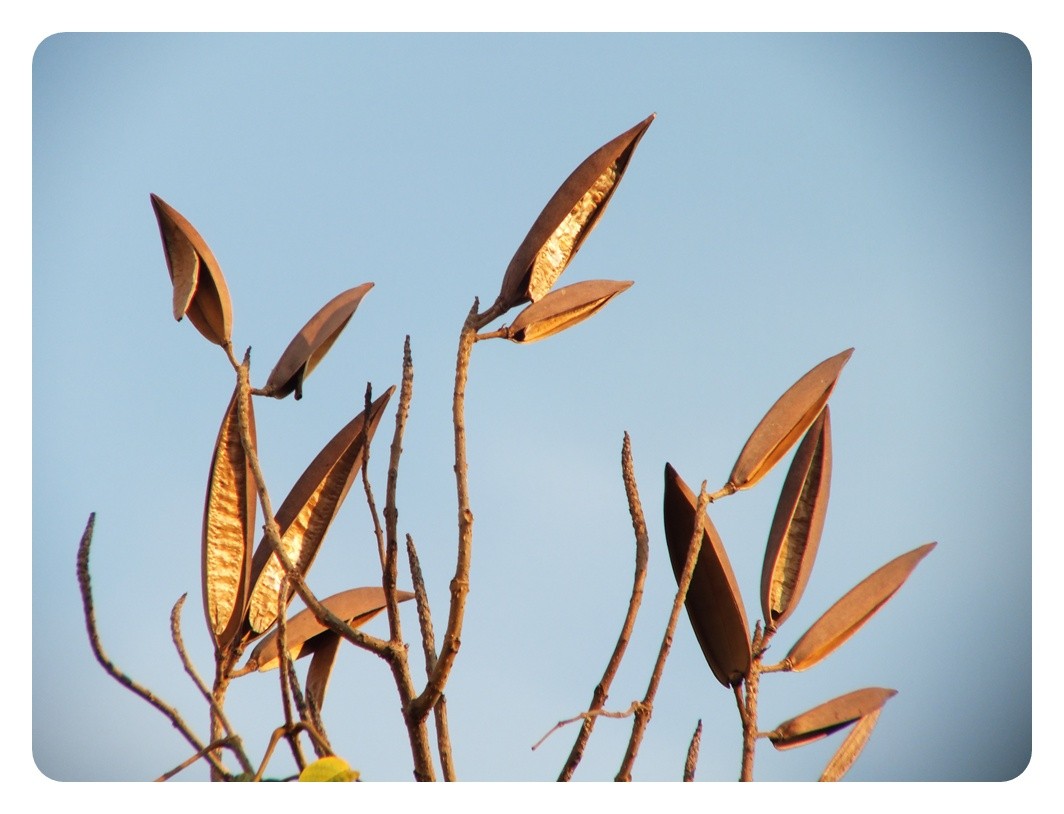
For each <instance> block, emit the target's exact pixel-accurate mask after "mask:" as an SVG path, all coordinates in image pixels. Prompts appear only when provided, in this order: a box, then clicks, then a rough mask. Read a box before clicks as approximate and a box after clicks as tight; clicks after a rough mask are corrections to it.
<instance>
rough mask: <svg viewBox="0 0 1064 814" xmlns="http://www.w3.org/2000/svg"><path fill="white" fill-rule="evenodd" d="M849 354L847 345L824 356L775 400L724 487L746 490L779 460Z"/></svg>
mask: <svg viewBox="0 0 1064 814" xmlns="http://www.w3.org/2000/svg"><path fill="white" fill-rule="evenodd" d="M852 354H853V348H850V349H849V350H844V351H843V352H842V353H840V354H837V355H836V356H832V357H831V358H830V359H825V360H824V361H823V362H821V363H820V364H819V365H817V366H816V367H814V368H813V369H812V370H810V371H809V372H808V373H806V374H805V375H804V376H802V378H800V379H799V380H798V381H797V382H795V383H794V384H793V385H791V387H790V388H789V389H788V390H787V392H786V393H784V394H783V395H782V396H780V397H779V399H777V401H776V403H775V404H773V405H772V407H771V408H769V411H768V412H767V413H766V414H765V417H764V418H762V419H761V423H759V424H758V425H757V427H756V428H755V429H754V431H753V433H752V434H751V435H750V438H749V439H748V440H747V442H746V445H745V446H744V447H743V450H742V452H740V453H739V457H738V459H737V460H736V461H735V466H734V467H732V472H731V475H730V476H729V477H728V482H727V484H725V487H724V488H725V489H726V490H728V491H731V492H734V491H736V490H738V489H749V488H750V487H751V486H753V485H754V484H755V483H757V482H758V481H759V480H761V478H763V477H764V476H765V475H766V474H768V472H769V470H771V469H772V467H774V466H775V465H776V464H777V463H779V460H780V458H782V457H783V456H784V455H786V454H787V451H788V450H790V448H791V447H792V446H794V442H795V441H797V440H798V439H799V438H801V437H802V434H803V433H804V432H805V431H806V430H807V429H809V427H810V425H812V423H813V422H814V421H816V418H817V416H818V415H820V411H821V410H822V409H824V405H825V404H827V401H828V396H830V395H831V391H832V390H834V389H835V383H836V382H837V381H838V379H839V374H840V373H842V368H843V365H845V364H846V362H848V361H849V359H850V356H851V355H852Z"/></svg>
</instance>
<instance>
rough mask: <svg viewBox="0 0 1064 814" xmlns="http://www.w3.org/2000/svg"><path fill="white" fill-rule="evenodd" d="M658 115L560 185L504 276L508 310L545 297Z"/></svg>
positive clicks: (595, 155) (598, 153) (502, 298)
mask: <svg viewBox="0 0 1064 814" xmlns="http://www.w3.org/2000/svg"><path fill="white" fill-rule="evenodd" d="M652 121H654V114H651V115H650V116H648V117H647V118H646V119H644V120H643V121H641V122H640V123H639V124H637V125H636V126H635V127H633V128H631V129H630V130H626V131H625V132H624V133H621V135H619V136H617V138H615V139H613V140H612V141H610V142H608V143H606V144H604V145H603V146H602V147H600V148H599V149H598V150H596V151H595V152H593V153H592V154H591V155H589V156H588V157H587V158H586V159H584V161H583V163H581V164H580V166H579V167H577V168H576V169H575V170H573V172H572V174H571V175H570V176H569V177H568V178H567V179H565V182H564V183H563V184H562V185H561V187H559V188H558V191H557V192H555V193H554V195H553V196H552V197H551V199H550V200H549V201H548V202H547V205H546V206H545V207H544V208H543V211H542V212H541V213H540V214H539V217H538V218H536V221H535V223H533V224H532V228H531V229H530V230H529V232H528V234H527V235H526V236H525V239H524V240H523V241H522V242H521V245H520V246H518V248H517V252H516V253H515V254H514V256H513V259H512V260H511V261H510V265H509V266H508V267H507V269H506V274H505V276H504V277H503V281H502V289H501V290H500V292H499V300H500V301H501V302H502V303H503V304H505V306H506V307H507V308H512V307H513V306H515V305H520V304H521V303H523V302H529V301H532V302H535V301H536V300H539V299H540V298H541V297H543V296H545V295H546V293H547V292H548V291H550V289H551V287H552V286H553V285H554V282H555V281H556V280H557V279H558V277H559V276H561V273H562V272H563V271H565V267H566V266H568V265H569V261H570V260H572V259H573V256H574V255H575V254H576V253H577V251H579V249H580V246H581V245H582V244H583V242H584V240H586V239H587V236H588V235H589V234H591V230H592V229H594V228H595V225H596V224H597V222H598V219H599V218H600V217H601V216H602V213H603V212H605V211H606V205H607V204H608V203H609V200H610V198H611V197H612V195H613V192H614V190H615V189H616V188H617V185H618V184H619V183H620V182H621V178H622V177H623V176H624V172H625V170H626V169H627V167H628V162H629V161H630V160H631V158H632V153H634V152H635V148H636V146H637V145H638V144H639V140H640V139H641V138H642V137H643V134H644V133H645V132H646V130H647V128H648V127H650V123H651V122H652Z"/></svg>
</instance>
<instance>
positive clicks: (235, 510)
mask: <svg viewBox="0 0 1064 814" xmlns="http://www.w3.org/2000/svg"><path fill="white" fill-rule="evenodd" d="M239 393H240V387H239V386H237V389H236V390H235V391H234V392H233V397H232V398H231V399H230V400H229V407H228V408H227V409H226V411H225V418H223V419H222V426H221V428H220V429H219V430H218V440H217V441H216V442H215V445H214V457H213V458H212V460H211V471H210V475H209V477H208V479H207V499H206V501H205V505H204V509H203V547H202V553H203V556H202V566H203V608H204V612H205V613H206V614H207V627H208V628H210V631H211V636H212V637H213V638H214V643H215V646H216V647H217V648H219V649H224V648H225V647H226V646H228V644H229V643H230V642H231V641H232V640H233V639H234V638H235V637H236V635H237V634H238V632H239V630H240V626H241V623H242V622H243V619H244V612H245V610H246V605H247V600H248V590H249V588H250V579H251V552H252V547H253V546H254V543H255V507H256V495H257V489H256V485H255V476H254V474H253V473H252V471H251V463H250V462H249V461H248V459H247V456H246V455H245V453H244V445H243V443H242V442H241V440H240V421H239V419H238V412H239V405H238V403H237V398H238V396H239ZM247 416H248V424H249V427H248V429H249V431H250V434H251V441H252V444H254V443H255V412H254V410H253V409H252V404H251V399H250V398H249V399H248V402H247Z"/></svg>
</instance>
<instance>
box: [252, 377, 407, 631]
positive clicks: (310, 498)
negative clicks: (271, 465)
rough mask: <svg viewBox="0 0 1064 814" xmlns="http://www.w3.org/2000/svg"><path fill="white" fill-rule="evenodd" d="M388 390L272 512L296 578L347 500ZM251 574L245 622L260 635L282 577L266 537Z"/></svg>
mask: <svg viewBox="0 0 1064 814" xmlns="http://www.w3.org/2000/svg"><path fill="white" fill-rule="evenodd" d="M393 392H395V388H394V387H390V388H389V389H388V391H387V392H386V393H385V394H384V395H383V396H381V397H380V398H379V399H377V400H376V401H375V402H373V404H372V405H370V410H369V416H368V418H367V417H366V414H365V413H359V414H358V415H357V416H355V418H354V419H352V420H351V422H350V423H348V424H347V426H345V427H344V428H343V429H342V430H340V432H338V433H337V434H336V435H335V436H334V437H333V439H332V440H331V441H329V443H328V444H326V445H325V447H324V448H323V449H322V451H321V452H319V453H318V456H317V457H316V458H315V459H314V460H313V461H312V462H311V464H310V466H308V467H307V469H306V471H305V472H304V473H303V474H302V476H300V478H299V480H298V481H296V485H295V486H293V487H292V491H290V492H289V493H288V497H286V498H285V500H284V503H282V504H281V507H280V508H279V509H278V510H277V513H276V520H277V526H278V529H279V531H280V535H281V546H282V547H283V548H284V551H285V554H286V555H287V556H288V558H289V559H290V560H291V561H292V562H293V563H294V564H295V566H296V568H297V569H299V572H300V573H301V574H304V575H305V574H306V573H307V571H308V570H309V569H310V565H311V563H312V562H313V561H314V557H315V556H316V555H317V553H318V548H319V547H320V546H321V543H322V540H323V539H324V538H325V532H326V531H328V529H329V524H330V523H332V519H333V517H334V516H335V514H336V512H337V511H338V510H339V508H340V504H342V503H343V501H344V498H345V497H346V496H347V491H348V489H350V488H351V483H352V482H353V480H354V478H355V475H356V474H357V472H358V470H359V468H360V467H361V466H362V456H363V454H364V452H365V449H366V447H367V446H368V445H369V443H370V441H371V440H372V439H373V433H374V432H375V431H376V429H377V424H378V423H379V422H380V419H381V416H382V415H383V414H384V407H385V405H387V403H388V399H389V398H390V397H391V395H392V393H393ZM251 575H252V576H251V583H252V586H253V587H252V589H251V599H250V601H249V603H248V621H249V623H250V625H251V630H252V632H253V633H262V632H263V631H265V630H266V629H267V628H268V627H269V626H270V625H272V624H273V623H274V621H275V620H276V619H277V596H278V594H279V592H280V589H281V578H282V577H283V576H284V566H283V565H282V564H281V562H280V560H279V559H278V558H277V556H276V554H274V552H273V548H272V547H271V546H270V544H269V541H268V540H266V539H263V540H262V541H261V542H260V543H259V545H258V548H257V549H256V550H255V558H254V560H253V562H252V567H251Z"/></svg>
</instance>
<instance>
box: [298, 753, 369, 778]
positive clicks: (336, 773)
mask: <svg viewBox="0 0 1064 814" xmlns="http://www.w3.org/2000/svg"><path fill="white" fill-rule="evenodd" d="M358 777H359V774H358V772H357V771H356V770H355V769H352V768H351V765H350V764H349V763H348V762H347V761H346V760H344V759H343V758H342V757H337V756H336V755H328V756H327V757H323V758H319V759H318V760H315V761H314V762H313V763H308V764H307V767H306V768H305V769H303V771H301V772H300V773H299V782H300V783H351V782H354V781H357V780H358Z"/></svg>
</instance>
